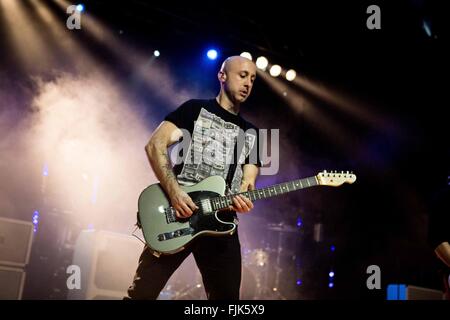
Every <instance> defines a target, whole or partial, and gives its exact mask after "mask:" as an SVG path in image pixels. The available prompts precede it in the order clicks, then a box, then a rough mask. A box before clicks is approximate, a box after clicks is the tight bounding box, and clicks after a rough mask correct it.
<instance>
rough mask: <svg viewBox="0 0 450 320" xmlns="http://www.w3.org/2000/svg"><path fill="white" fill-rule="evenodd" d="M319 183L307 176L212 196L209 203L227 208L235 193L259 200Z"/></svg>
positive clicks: (216, 208) (217, 207)
mask: <svg viewBox="0 0 450 320" xmlns="http://www.w3.org/2000/svg"><path fill="white" fill-rule="evenodd" d="M318 184H319V181H317V178H316V177H315V176H313V177H308V178H304V179H298V180H292V181H289V182H283V183H280V184H275V185H273V186H270V187H265V188H260V189H255V190H250V191H245V192H240V193H236V194H231V195H227V196H221V197H214V198H211V199H210V200H211V204H212V207H213V209H214V210H221V209H225V208H228V207H229V206H230V205H232V204H233V201H232V197H234V196H235V195H237V194H240V195H243V196H245V197H247V198H249V199H250V200H252V201H256V200H260V199H267V198H271V197H275V196H279V195H282V194H285V193H288V192H292V191H296V190H300V189H304V188H309V187H314V186H317V185H318Z"/></svg>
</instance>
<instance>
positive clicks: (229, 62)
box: [220, 56, 256, 72]
mask: <svg viewBox="0 0 450 320" xmlns="http://www.w3.org/2000/svg"><path fill="white" fill-rule="evenodd" d="M240 67H250V68H253V69H254V70H255V71H256V65H255V64H254V63H253V61H252V60H250V59H247V58H244V57H241V56H231V57H228V58H226V59H225V61H224V62H223V63H222V67H221V68H220V71H222V72H227V71H229V70H233V69H236V68H237V69H239V68H240Z"/></svg>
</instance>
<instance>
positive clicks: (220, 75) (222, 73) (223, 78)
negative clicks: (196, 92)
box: [217, 71, 227, 82]
mask: <svg viewBox="0 0 450 320" xmlns="http://www.w3.org/2000/svg"><path fill="white" fill-rule="evenodd" d="M217 78H219V81H220V82H225V81H226V80H227V75H226V74H225V71H219V73H218V74H217Z"/></svg>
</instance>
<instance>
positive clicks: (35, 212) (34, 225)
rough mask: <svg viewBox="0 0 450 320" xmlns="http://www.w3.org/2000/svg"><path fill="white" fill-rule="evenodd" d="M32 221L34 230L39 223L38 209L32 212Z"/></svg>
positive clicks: (34, 230)
mask: <svg viewBox="0 0 450 320" xmlns="http://www.w3.org/2000/svg"><path fill="white" fill-rule="evenodd" d="M32 222H33V232H36V231H37V229H38V224H39V211H37V210H36V211H34V212H33V218H32Z"/></svg>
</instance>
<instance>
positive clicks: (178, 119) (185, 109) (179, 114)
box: [164, 100, 198, 129]
mask: <svg viewBox="0 0 450 320" xmlns="http://www.w3.org/2000/svg"><path fill="white" fill-rule="evenodd" d="M195 106H196V103H195V100H188V101H186V102H184V103H183V104H182V105H180V106H179V107H178V108H177V109H175V110H174V111H172V112H171V113H169V114H168V115H167V116H166V117H165V118H164V120H165V121H170V122H172V123H173V124H174V125H176V126H177V127H178V128H180V129H189V128H190V127H191V126H192V125H193V122H194V121H195V119H194V117H196V116H197V113H198V112H197V113H196V112H195Z"/></svg>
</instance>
